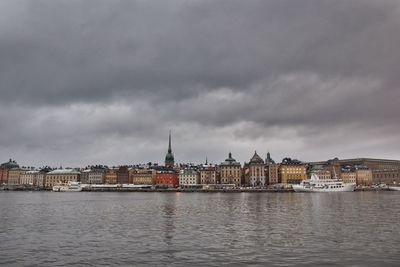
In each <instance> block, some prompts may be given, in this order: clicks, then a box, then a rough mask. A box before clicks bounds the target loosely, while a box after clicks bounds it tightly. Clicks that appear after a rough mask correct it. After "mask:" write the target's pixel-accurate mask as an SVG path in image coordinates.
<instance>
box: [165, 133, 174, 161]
mask: <svg viewBox="0 0 400 267" xmlns="http://www.w3.org/2000/svg"><path fill="white" fill-rule="evenodd" d="M174 165H175V159H174V154H172V148H171V131H169V139H168V152H167V155H165V167H168V168H172V167H174Z"/></svg>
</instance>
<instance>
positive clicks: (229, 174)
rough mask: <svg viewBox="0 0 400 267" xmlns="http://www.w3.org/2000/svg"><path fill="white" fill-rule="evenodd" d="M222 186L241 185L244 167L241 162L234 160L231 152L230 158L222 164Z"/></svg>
mask: <svg viewBox="0 0 400 267" xmlns="http://www.w3.org/2000/svg"><path fill="white" fill-rule="evenodd" d="M220 171H221V173H220V174H221V184H234V185H235V186H240V185H241V179H242V167H241V165H240V163H239V162H237V161H236V160H235V159H234V158H232V153H230V152H229V155H228V158H227V159H226V160H225V161H224V162H222V163H221V164H220Z"/></svg>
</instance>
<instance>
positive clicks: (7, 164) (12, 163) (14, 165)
mask: <svg viewBox="0 0 400 267" xmlns="http://www.w3.org/2000/svg"><path fill="white" fill-rule="evenodd" d="M1 167H2V168H5V169H14V168H19V165H18V163H17V162H16V161H15V160H12V159H10V160H9V161H8V162H5V163H3V164H1Z"/></svg>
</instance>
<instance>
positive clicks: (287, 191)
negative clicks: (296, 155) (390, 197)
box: [0, 187, 392, 193]
mask: <svg viewBox="0 0 400 267" xmlns="http://www.w3.org/2000/svg"><path fill="white" fill-rule="evenodd" d="M1 191H31V192H52V190H51V189H42V188H40V189H39V188H28V187H4V188H3V190H0V192H1ZM364 191H392V190H389V189H387V188H379V189H377V188H356V189H355V190H354V191H353V192H364ZM80 192H121V193H126V192H143V193H156V192H158V193H294V190H293V189H267V188H265V189H180V188H169V189H160V188H158V189H150V188H123V187H120V188H83V189H82V191H80ZM56 193H57V192H56Z"/></svg>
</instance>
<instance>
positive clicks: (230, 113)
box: [0, 0, 400, 164]
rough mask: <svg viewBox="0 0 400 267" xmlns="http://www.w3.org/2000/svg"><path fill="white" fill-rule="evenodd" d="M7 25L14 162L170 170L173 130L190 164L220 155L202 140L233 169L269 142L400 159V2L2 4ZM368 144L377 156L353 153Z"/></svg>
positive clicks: (6, 125)
mask: <svg viewBox="0 0 400 267" xmlns="http://www.w3.org/2000/svg"><path fill="white" fill-rule="evenodd" d="M0 15H1V16H0V94H1V98H0V104H1V115H0V120H1V121H0V122H1V123H0V129H1V131H2V135H1V137H0V148H2V151H3V152H1V155H2V156H3V157H5V158H8V157H9V156H8V155H9V154H12V155H15V156H16V157H20V158H23V159H26V160H27V161H29V160H32V158H33V156H29V152H26V153H24V152H25V151H26V150H27V149H28V148H29V149H30V151H36V152H37V153H43V154H44V155H45V157H47V158H46V159H48V160H49V158H52V157H53V156H54V154H56V152H54V151H59V150H61V151H64V152H65V155H59V156H58V157H59V161H62V160H66V161H68V162H71V163H75V164H78V163H79V162H89V161H90V160H93V159H96V160H103V161H110V162H123V161H124V159H126V158H127V157H130V158H129V159H126V160H137V161H146V160H147V159H148V158H149V160H150V159H151V160H160V159H161V158H162V153H164V152H163V151H164V147H160V145H161V146H163V145H164V144H163V143H160V142H163V140H162V138H165V132H167V131H168V129H169V128H173V129H174V131H175V132H177V133H176V137H177V138H178V140H181V142H182V146H183V145H185V147H181V148H177V149H178V151H177V152H179V153H181V155H184V156H185V157H187V158H188V160H191V159H193V160H200V159H203V158H204V154H206V153H207V151H206V149H204V146H202V145H199V144H198V143H200V144H203V143H211V144H215V146H214V147H213V148H212V149H210V154H211V153H213V154H215V155H216V156H215V157H216V158H218V157H219V158H221V160H222V159H223V157H225V156H224V155H225V154H226V152H227V151H228V150H229V149H231V148H232V147H233V148H234V147H237V149H238V153H237V154H245V153H247V151H248V150H249V151H252V150H254V148H257V146H258V147H260V148H259V149H261V150H263V152H262V153H264V152H265V151H266V149H268V148H272V149H273V150H275V151H276V153H277V154H278V156H284V154H288V153H294V154H295V155H296V156H299V157H304V158H312V159H315V158H316V157H318V158H319V157H324V156H331V154H329V153H331V151H332V154H334V153H336V154H339V155H338V156H342V155H343V156H355V155H356V154H357V155H360V154H363V155H366V156H367V155H370V154H372V153H375V154H376V156H379V155H381V156H387V157H389V156H396V157H399V156H400V155H399V154H396V152H395V151H396V149H397V151H398V148H399V147H396V146H388V145H387V144H389V143H392V142H395V141H399V140H398V138H396V136H395V135H393V133H394V132H398V130H400V129H399V126H398V125H399V119H398V116H397V114H398V113H399V112H400V110H399V107H398V104H397V101H396V100H397V99H399V97H400V90H399V84H400V80H399V75H398V73H400V65H399V62H400V53H398V51H397V50H398V44H399V43H400V19H399V17H400V16H399V15H400V4H399V2H398V1H365V0H362V1H361V0H360V1H349V0H347V1H328V0H326V1H324V0H322V1H321V0H319V1H317V0H314V1H311V0H309V1H307V0H304V1H302V0H300V1H299V0H298V1H286V0H277V1H70V0H69V1H2V3H1V4H0ZM189 129H192V130H193V131H199V132H203V133H204V134H203V135H199V134H198V133H197V132H196V133H193V131H190V130H189ZM348 131H351V134H347V132H348ZM344 133H346V134H344ZM289 139H290V140H292V141H291V143H292V144H291V145H288V144H287V142H285V140H289ZM360 139H362V140H366V141H367V142H368V143H370V144H371V147H368V145H367V146H365V145H361V144H360V145H359V146H355V148H354V150H351V151H349V150H346V148H348V147H349V145H348V144H354V143H355V141H356V140H360ZM185 140H187V141H185ZM190 140H196V142H193V141H192V142H191V141H190ZM332 140H334V141H335V140H336V143H337V142H338V141H340V142H343V144H344V145H343V147H339V148H334V147H331V146H330V145H328V144H327V141H331V142H332ZM381 140H387V142H386V143H385V142H384V143H382V141H381ZM127 143H128V145H127ZM315 143H318V144H319V145H320V146H322V145H323V144H325V146H326V150H327V151H329V153H328V152H327V153H321V154H320V156H315V152H316V151H315V150H312V149H311V151H310V146H311V145H313V144H315ZM397 143H399V142H397ZM376 144H379V145H376ZM373 145H374V146H373ZM121 146H124V147H127V148H126V151H123V153H119V154H118V153H114V152H113V151H114V150H115V149H116V147H121ZM344 146H346V147H344ZM372 146H373V147H372ZM99 147H101V148H102V150H101V151H102V155H97V154H99V152H98V151H100V150H99V149H98V148H99ZM357 147H359V150H357ZM379 147H381V148H382V149H379ZM388 147H389V148H388ZM179 149H181V150H180V151H179ZM341 149H342V150H341ZM305 150H307V151H310V152H305ZM52 151H53V152H52ZM73 151H78V152H79V154H80V155H79V157H80V158H81V160H79V159H77V158H76V157H74V156H73V155H74V152H73ZM152 153H159V154H160V155H161V156H159V155H157V156H155V155H154V154H152ZM296 153H297V154H296ZM94 154H96V156H95V155H94ZM200 154H201V155H200ZM24 157H25V158H24ZM238 157H239V156H238ZM247 157H248V155H246V154H245V155H243V158H242V159H247ZM239 159H240V158H239ZM182 160H185V159H184V158H182Z"/></svg>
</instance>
